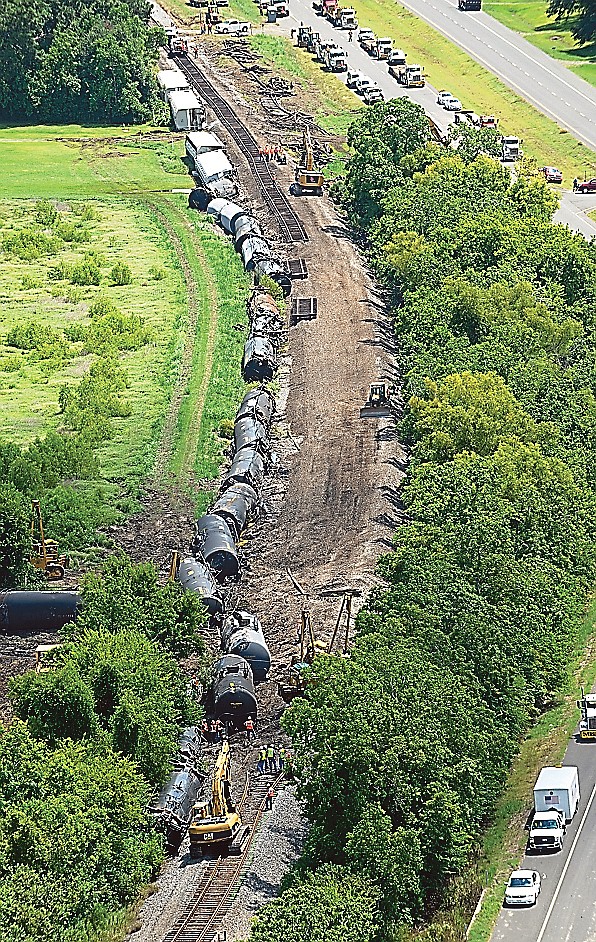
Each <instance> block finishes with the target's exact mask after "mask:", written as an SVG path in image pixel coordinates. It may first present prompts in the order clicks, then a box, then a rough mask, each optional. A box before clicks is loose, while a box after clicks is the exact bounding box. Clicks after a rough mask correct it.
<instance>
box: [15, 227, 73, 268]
mask: <svg viewBox="0 0 596 942" xmlns="http://www.w3.org/2000/svg"><path fill="white" fill-rule="evenodd" d="M60 245H61V243H60V239H57V238H56V237H55V236H47V235H45V233H43V232H40V231H39V229H19V230H18V231H17V232H14V233H12V235H8V236H5V238H4V240H3V242H2V247H3V249H4V251H5V252H8V253H9V254H10V255H16V257H17V258H21V259H23V261H28V262H30V261H33V260H34V259H36V258H41V256H42V255H55V254H56V252H58V250H59V249H60Z"/></svg>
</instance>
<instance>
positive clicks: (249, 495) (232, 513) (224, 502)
mask: <svg viewBox="0 0 596 942" xmlns="http://www.w3.org/2000/svg"><path fill="white" fill-rule="evenodd" d="M258 499H259V498H258V495H257V493H256V491H255V490H254V489H253V488H252V487H251V486H250V485H249V484H239V483H236V484H231V485H230V487H227V488H226V489H225V491H224V492H223V493H222V494H221V495H220V497H218V498H217V500H216V501H215V504H214V505H213V507H212V508H211V513H214V514H217V515H218V516H219V517H223V519H224V520H225V521H226V523H227V524H228V526H229V528H230V530H231V531H233V532H234V533H235V535H236V539H238V537H239V536H240V534H241V533H242V531H243V530H244V528H245V527H246V523H247V520H248V517H249V515H250V514H251V513H253V511H254V509H255V507H256V505H257V503H258Z"/></svg>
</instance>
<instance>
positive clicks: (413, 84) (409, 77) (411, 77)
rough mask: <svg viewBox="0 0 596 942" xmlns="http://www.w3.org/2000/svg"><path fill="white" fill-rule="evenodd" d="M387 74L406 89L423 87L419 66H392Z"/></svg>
mask: <svg viewBox="0 0 596 942" xmlns="http://www.w3.org/2000/svg"><path fill="white" fill-rule="evenodd" d="M389 74H390V75H392V76H393V78H395V79H397V81H398V82H399V84H400V85H404V86H405V87H406V88H422V87H423V86H424V75H423V73H422V66H421V65H392V66H390V67H389Z"/></svg>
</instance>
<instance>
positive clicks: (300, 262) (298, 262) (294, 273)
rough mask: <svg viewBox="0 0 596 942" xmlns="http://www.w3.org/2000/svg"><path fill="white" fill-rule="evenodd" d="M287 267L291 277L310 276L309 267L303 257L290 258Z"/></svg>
mask: <svg viewBox="0 0 596 942" xmlns="http://www.w3.org/2000/svg"><path fill="white" fill-rule="evenodd" d="M285 268H286V271H287V273H288V275H289V276H290V278H308V268H307V267H306V260H305V259H303V258H289V259H288V260H287V262H286V265H285Z"/></svg>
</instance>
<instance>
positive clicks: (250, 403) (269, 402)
mask: <svg viewBox="0 0 596 942" xmlns="http://www.w3.org/2000/svg"><path fill="white" fill-rule="evenodd" d="M274 412H275V399H274V398H273V396H272V395H271V393H270V392H269V390H268V389H264V388H261V389H251V390H250V392H247V393H246V395H245V397H244V399H243V400H242V402H241V403H240V406H239V407H238V412H237V413H236V421H238V420H239V419H244V418H246V417H247V416H252V417H253V418H255V419H258V420H259V422H262V423H263V425H264V426H265V427H266V428H269V426H270V425H271V422H272V419H273V415H274Z"/></svg>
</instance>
